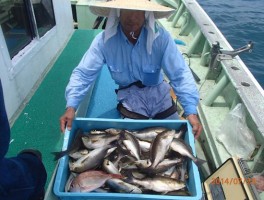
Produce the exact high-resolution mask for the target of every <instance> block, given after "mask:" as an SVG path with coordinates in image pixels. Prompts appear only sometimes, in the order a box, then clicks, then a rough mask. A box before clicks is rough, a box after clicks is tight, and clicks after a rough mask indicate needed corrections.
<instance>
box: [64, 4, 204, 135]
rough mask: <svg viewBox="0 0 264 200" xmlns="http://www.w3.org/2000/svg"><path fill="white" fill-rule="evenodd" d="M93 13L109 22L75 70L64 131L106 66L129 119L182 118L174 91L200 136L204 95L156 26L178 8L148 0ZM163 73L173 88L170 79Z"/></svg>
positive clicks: (120, 106)
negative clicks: (198, 112) (157, 20)
mask: <svg viewBox="0 0 264 200" xmlns="http://www.w3.org/2000/svg"><path fill="white" fill-rule="evenodd" d="M90 10H91V11H92V12H93V13H94V14H96V15H98V16H105V17H108V21H107V25H106V28H105V31H103V32H102V33H100V34H98V35H97V36H96V37H95V39H94V41H93V42H92V44H91V46H90V48H89V49H88V51H87V52H86V53H85V55H84V57H83V58H82V60H81V62H80V63H79V65H78V66H77V67H76V68H75V69H74V70H73V73H72V75H71V78H70V81H69V83H68V86H67V88H66V100H67V105H66V111H65V113H64V115H63V116H62V117H61V118H60V126H61V131H62V132H64V130H65V127H66V125H67V127H68V128H69V129H70V128H71V125H72V120H73V119H74V116H75V111H76V109H77V107H78V105H79V103H80V102H81V101H82V99H83V97H84V96H85V94H86V93H87V91H88V90H89V88H90V86H91V84H92V83H93V81H94V80H95V79H96V77H97V75H98V74H99V72H100V70H101V69H102V67H103V66H104V65H106V66H107V67H108V69H109V71H110V73H111V76H112V78H113V79H114V80H115V82H116V83H117V84H118V85H119V89H118V90H117V100H118V102H119V104H118V106H117V109H118V110H119V111H120V113H121V114H122V115H123V116H124V117H126V118H132V119H178V114H177V112H176V109H175V108H176V106H175V105H174V102H172V99H171V96H170V92H169V91H170V88H171V87H172V88H173V90H174V92H175V93H176V95H177V97H178V99H179V101H180V103H181V105H182V106H183V108H184V112H185V116H186V117H187V119H188V120H189V122H190V123H191V125H192V127H193V133H194V135H195V138H198V136H199V135H200V133H201V131H202V126H201V124H200V122H199V120H198V117H197V115H196V114H197V110H196V107H197V105H198V102H199V95H198V91H197V88H196V85H195V82H194V79H193V77H192V74H191V71H190V69H189V67H188V66H187V65H186V63H185V61H184V59H183V57H182V55H181V53H180V52H179V51H178V49H177V47H176V45H175V43H174V40H173V39H172V38H171V36H170V35H169V33H168V32H167V31H166V30H164V29H163V28H161V27H159V26H158V24H157V23H156V22H155V19H158V18H163V17H166V16H169V15H170V14H171V13H172V12H173V11H174V10H173V9H171V8H168V7H165V6H161V5H159V4H157V3H154V2H151V1H148V0H115V1H108V2H100V3H96V4H93V5H91V6H90ZM163 72H164V73H165V74H166V76H167V77H168V78H169V80H170V84H169V83H167V82H165V81H164V77H163Z"/></svg>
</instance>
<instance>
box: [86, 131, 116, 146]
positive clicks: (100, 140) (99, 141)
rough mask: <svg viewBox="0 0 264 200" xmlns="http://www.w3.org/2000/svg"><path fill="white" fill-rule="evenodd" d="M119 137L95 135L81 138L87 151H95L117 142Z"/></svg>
mask: <svg viewBox="0 0 264 200" xmlns="http://www.w3.org/2000/svg"><path fill="white" fill-rule="evenodd" d="M118 139H119V135H108V134H97V135H91V134H90V135H87V136H85V137H82V141H83V144H84V146H85V147H86V148H88V149H97V148H99V147H102V146H105V145H108V144H110V143H111V142H113V141H115V140H118Z"/></svg>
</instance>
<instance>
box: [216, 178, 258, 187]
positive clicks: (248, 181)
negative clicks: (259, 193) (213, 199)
mask: <svg viewBox="0 0 264 200" xmlns="http://www.w3.org/2000/svg"><path fill="white" fill-rule="evenodd" d="M241 183H242V184H244V183H246V184H256V178H219V177H217V178H212V182H211V184H218V185H220V184H221V185H224V184H226V185H232V184H233V185H237V184H241Z"/></svg>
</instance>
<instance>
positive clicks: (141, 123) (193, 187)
mask: <svg viewBox="0 0 264 200" xmlns="http://www.w3.org/2000/svg"><path fill="white" fill-rule="evenodd" d="M183 124H187V127H188V131H187V133H186V134H185V138H184V140H185V142H186V143H187V144H189V145H190V146H191V147H192V149H193V153H194V155H195V154H196V153H195V146H194V137H193V134H192V128H191V126H190V124H189V123H188V121H186V120H123V119H102V118H96V119H95V118H77V119H76V120H75V121H74V123H73V126H72V130H71V131H70V132H69V131H66V132H65V136H64V144H63V150H65V149H67V148H68V146H69V144H70V143H71V141H72V140H73V139H74V134H73V133H74V132H75V130H76V129H77V128H82V129H83V130H84V131H89V130H95V129H107V128H117V129H131V130H136V129H142V128H147V127H153V126H163V127H167V128H171V129H176V130H177V129H179V127H180V126H181V125H183ZM68 161H69V157H68V156H64V157H62V158H61V159H60V162H59V166H58V170H57V174H56V178H55V182H54V188H53V190H54V193H55V195H56V196H57V197H59V198H60V199H62V200H86V199H109V200H111V199H114V200H123V199H126V200H129V199H131V200H132V199H133V200H134V199H160V200H164V199H173V200H176V199H177V200H178V199H182V200H194V199H201V198H202V189H201V180H200V175H199V172H198V168H197V166H196V165H195V164H194V163H193V162H192V161H191V160H190V161H188V172H189V179H188V181H187V188H188V190H189V192H190V194H191V196H168V195H152V194H128V193H93V192H90V193H71V192H65V190H64V187H65V184H66V182H67V179H68V177H69V174H70V171H69V167H68Z"/></svg>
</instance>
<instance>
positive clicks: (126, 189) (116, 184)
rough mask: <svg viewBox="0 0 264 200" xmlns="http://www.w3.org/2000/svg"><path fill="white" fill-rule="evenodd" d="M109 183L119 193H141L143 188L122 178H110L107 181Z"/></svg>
mask: <svg viewBox="0 0 264 200" xmlns="http://www.w3.org/2000/svg"><path fill="white" fill-rule="evenodd" d="M106 183H107V185H108V186H109V187H110V188H111V189H112V190H114V191H115V192H119V193H134V194H141V193H142V190H141V189H139V188H138V187H137V186H135V185H132V184H129V183H126V182H124V181H122V180H120V179H115V178H113V179H108V180H107V181H106Z"/></svg>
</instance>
